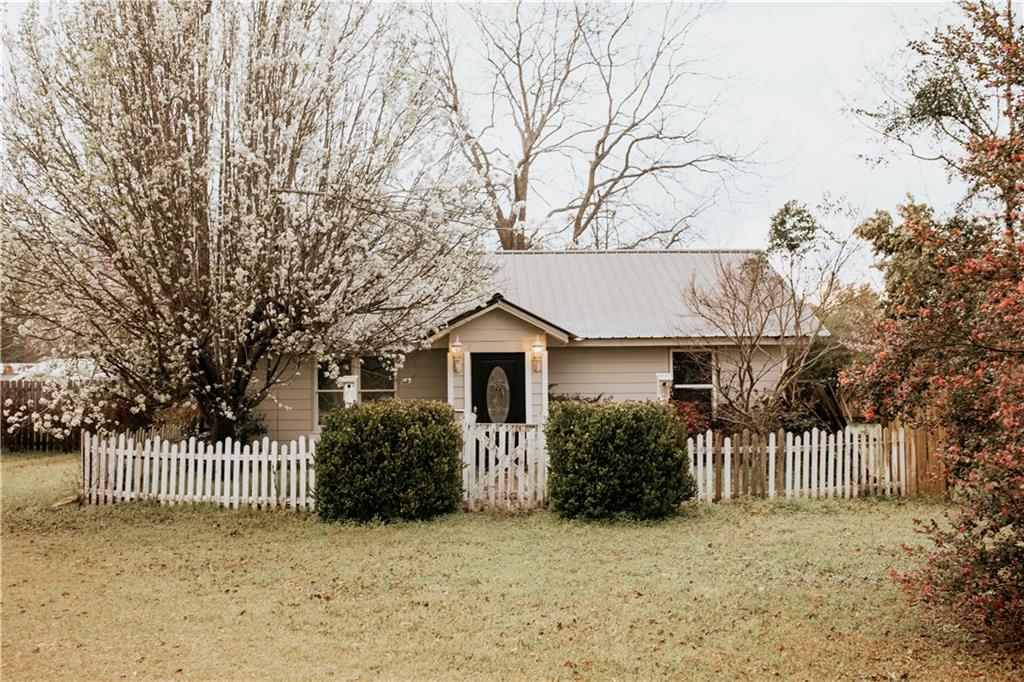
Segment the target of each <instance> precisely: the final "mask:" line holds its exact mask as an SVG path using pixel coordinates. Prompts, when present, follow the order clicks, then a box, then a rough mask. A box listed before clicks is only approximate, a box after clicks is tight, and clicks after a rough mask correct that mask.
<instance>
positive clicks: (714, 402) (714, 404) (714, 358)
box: [668, 347, 718, 410]
mask: <svg viewBox="0 0 1024 682" xmlns="http://www.w3.org/2000/svg"><path fill="white" fill-rule="evenodd" d="M694 352H700V353H709V354H710V355H711V379H712V383H710V384H676V383H673V384H672V389H673V390H675V389H677V388H694V389H711V409H712V410H716V409H718V390H717V389H715V384H714V378H715V367H716V366H717V364H718V353H716V352H715V349H713V348H685V347H676V348H669V349H668V373H669V374H671V375H672V378H673V379H675V374H676V373H675V363H673V362H672V359H673V358H672V356H673V355H675V354H676V353H694ZM669 397H670V398H671V394H670V395H669Z"/></svg>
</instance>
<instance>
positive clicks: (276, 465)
mask: <svg viewBox="0 0 1024 682" xmlns="http://www.w3.org/2000/svg"><path fill="white" fill-rule="evenodd" d="M315 452H316V441H315V440H312V439H311V440H309V441H307V440H306V439H305V438H304V437H302V438H299V439H298V440H297V441H291V442H290V443H281V444H279V443H277V442H276V441H271V440H269V439H267V438H264V439H263V440H261V441H254V442H252V443H249V444H244V445H243V444H242V443H241V442H239V441H232V440H231V439H230V438H228V439H227V440H225V441H222V442H218V443H204V442H202V441H196V439H195V438H190V439H188V440H187V441H180V442H177V443H172V442H170V441H167V440H162V439H160V438H159V437H157V438H154V439H152V440H149V439H147V440H145V441H143V442H141V443H137V442H136V441H135V440H134V439H133V438H130V437H126V436H125V434H120V435H107V436H100V435H97V434H90V433H83V434H82V481H83V485H82V488H83V494H84V495H85V498H86V500H88V502H89V503H90V504H113V503H115V502H126V501H129V500H156V501H158V502H160V503H161V504H179V503H186V502H211V503H213V504H217V505H219V506H222V507H232V508H238V507H241V506H247V507H261V508H274V507H287V508H291V509H310V510H311V509H314V507H315V503H314V500H313V491H314V489H315V486H316V474H315V472H314V469H313V456H314V454H315Z"/></svg>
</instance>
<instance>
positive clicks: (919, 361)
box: [844, 205, 1024, 634]
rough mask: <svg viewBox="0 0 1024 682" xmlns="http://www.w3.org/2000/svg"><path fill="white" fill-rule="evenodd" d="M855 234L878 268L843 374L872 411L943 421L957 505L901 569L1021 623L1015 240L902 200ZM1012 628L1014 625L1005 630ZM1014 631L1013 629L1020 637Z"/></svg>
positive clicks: (1023, 489)
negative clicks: (873, 305)
mask: <svg viewBox="0 0 1024 682" xmlns="http://www.w3.org/2000/svg"><path fill="white" fill-rule="evenodd" d="M861 232H862V233H863V234H864V235H865V236H866V237H868V238H869V239H870V240H871V241H872V242H873V244H874V245H875V249H876V252H877V253H878V254H879V255H880V256H881V258H882V264H883V267H884V268H885V271H886V274H887V288H886V291H887V298H886V317H885V319H884V321H883V322H882V323H881V324H880V325H879V326H878V327H877V328H876V330H875V335H876V341H875V343H874V351H875V352H874V356H873V358H872V359H871V361H870V362H868V363H865V364H863V365H861V366H859V367H857V368H855V369H854V370H852V371H851V372H849V373H848V374H847V375H845V376H844V381H845V382H846V383H847V384H850V385H852V386H854V387H856V388H858V389H859V390H860V391H861V394H862V397H863V399H864V401H865V403H866V411H867V413H868V415H869V416H874V414H876V413H882V414H888V415H902V416H903V417H905V418H908V419H911V420H915V421H918V422H922V423H925V424H929V425H932V426H935V427H942V428H943V429H944V432H945V433H946V434H947V435H946V448H945V451H944V454H943V458H944V459H943V461H944V472H943V474H944V475H946V476H948V477H949V480H950V482H951V483H952V486H953V489H954V499H955V500H956V501H957V503H958V507H957V510H956V512H955V513H954V514H953V515H952V516H951V518H950V519H949V523H944V524H939V523H936V522H935V521H930V522H928V523H927V524H924V525H922V526H921V530H922V531H923V532H925V533H926V534H927V535H928V536H929V537H930V538H931V539H932V540H933V541H934V545H933V546H932V547H931V548H930V549H927V550H917V552H918V553H920V554H922V555H923V557H922V558H923V562H922V564H921V566H920V567H919V568H918V569H916V570H913V571H910V572H908V573H906V574H904V575H902V576H901V579H902V580H903V581H904V582H905V583H906V584H907V585H908V586H910V587H914V588H916V589H917V590H919V594H921V595H922V596H924V597H925V598H927V599H930V600H938V601H945V602H949V603H952V604H954V605H956V606H959V607H964V608H966V609H967V611H968V612H970V613H972V614H974V615H977V616H980V617H982V618H983V619H984V620H986V621H988V622H990V623H1001V624H1006V625H1013V624H1016V625H1017V626H1019V625H1020V624H1021V623H1024V244H1021V243H1018V242H1015V241H1013V240H1010V239H1006V238H1004V237H1002V236H1000V235H999V230H998V229H997V228H996V227H995V225H994V224H993V223H990V222H983V221H963V220H953V221H950V222H947V223H942V222H939V221H937V220H936V219H935V217H934V215H933V214H932V212H931V211H930V210H929V209H927V208H926V207H923V206H914V205H911V206H905V207H903V209H902V210H901V222H899V223H898V224H897V223H896V222H895V221H893V220H891V219H890V218H889V217H888V216H887V215H884V214H881V215H879V216H876V217H875V218H874V219H873V220H871V221H869V222H868V223H866V224H865V225H864V226H863V227H862V228H861ZM1011 632H1012V631H1011ZM1018 634H1020V633H1018Z"/></svg>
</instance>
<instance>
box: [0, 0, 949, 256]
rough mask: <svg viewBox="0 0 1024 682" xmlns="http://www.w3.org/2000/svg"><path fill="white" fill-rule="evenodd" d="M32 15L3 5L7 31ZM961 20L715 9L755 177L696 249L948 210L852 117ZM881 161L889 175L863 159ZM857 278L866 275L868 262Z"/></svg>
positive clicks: (927, 13)
mask: <svg viewBox="0 0 1024 682" xmlns="http://www.w3.org/2000/svg"><path fill="white" fill-rule="evenodd" d="M24 6H25V3H17V2H8V3H6V4H5V8H4V19H5V24H6V26H5V28H10V26H11V25H12V23H13V22H14V21H16V20H17V17H18V16H19V15H20V14H21V12H22V11H23V8H24ZM957 17H958V10H957V8H956V7H955V6H954V5H952V4H950V3H940V2H935V3H884V2H878V3H869V2H859V3H854V2H849V3H839V2H836V3H825V2H818V3H742V2H727V3H722V4H718V5H716V6H714V7H712V9H711V11H710V12H709V13H708V14H707V16H705V17H704V18H703V19H701V21H700V23H699V24H698V25H697V28H696V31H695V33H694V34H693V36H692V38H693V41H694V45H695V47H696V49H697V50H698V51H699V52H701V53H706V55H707V56H708V61H707V64H708V67H709V70H710V71H711V72H712V73H714V74H715V75H716V76H718V77H719V78H721V79H723V80H722V83H723V86H722V92H723V95H724V99H723V101H722V105H721V106H720V108H719V109H718V112H719V113H718V115H717V116H716V117H715V118H714V119H712V121H711V122H710V124H709V128H708V130H709V132H711V133H712V134H713V135H714V136H716V137H717V138H718V139H720V140H722V141H723V142H726V143H727V144H728V145H729V146H731V147H734V148H736V149H740V150H756V151H754V152H753V154H752V159H753V161H754V165H753V166H752V168H751V171H752V172H750V173H748V174H745V175H743V176H740V177H737V178H736V180H735V181H734V182H733V183H732V186H731V189H730V191H729V193H728V195H724V196H722V197H721V198H720V199H719V200H718V201H717V203H716V204H715V205H714V206H713V207H712V208H710V209H709V210H707V211H706V212H705V213H703V214H702V215H700V216H699V217H698V218H697V220H696V227H697V228H698V233H697V236H695V237H693V238H692V239H691V241H690V243H689V244H688V246H690V247H696V248H705V247H706V248H757V247H761V246H764V245H765V241H766V236H767V230H768V221H769V218H770V216H771V214H772V213H773V212H774V211H775V210H777V209H778V208H779V207H780V206H781V205H782V204H783V203H785V202H786V201H787V200H788V199H798V200H800V201H802V202H805V203H807V204H809V205H814V204H815V203H817V202H818V201H820V200H821V198H822V196H823V194H824V193H828V194H830V195H831V196H833V197H841V198H843V199H845V200H846V201H847V202H848V203H849V204H850V206H851V207H852V208H854V209H855V210H856V211H857V212H858V213H859V214H860V215H864V216H866V215H869V214H870V213H872V212H874V211H875V210H876V209H886V210H892V209H894V208H895V207H896V206H897V204H898V203H899V202H901V201H903V200H904V198H905V197H906V195H907V194H912V195H913V196H914V197H915V198H916V199H917V200H919V201H925V202H928V203H930V204H933V205H934V206H936V207H937V208H938V209H939V210H940V211H941V210H948V209H949V208H950V207H951V206H952V204H953V203H954V202H955V201H956V200H957V198H958V197H959V196H960V193H961V188H960V187H959V186H958V185H957V184H956V183H952V184H951V183H950V182H949V181H948V180H947V178H946V175H945V171H944V170H943V168H941V167H940V166H938V165H936V164H933V163H928V162H922V161H917V160H914V159H912V158H909V157H907V156H904V155H900V154H898V153H895V152H891V151H888V150H886V148H885V147H884V146H883V145H882V144H881V143H880V142H879V141H878V140H877V139H875V138H874V136H873V133H872V132H871V131H870V130H868V129H867V128H866V127H865V126H864V125H863V123H862V122H861V121H859V120H858V119H857V118H856V117H855V116H853V115H852V114H850V113H848V112H847V110H848V108H849V107H851V106H863V105H870V104H871V103H873V102H876V101H878V88H877V85H876V84H875V83H874V77H875V74H878V73H881V74H882V75H884V76H893V75H896V74H898V65H899V64H901V63H904V62H905V57H903V56H901V55H900V51H901V50H902V48H903V47H904V46H905V45H906V42H907V40H909V39H911V38H917V37H922V36H924V35H925V34H926V33H927V32H928V31H929V30H930V29H931V28H932V27H934V26H938V25H941V24H945V23H950V22H954V21H956V20H957ZM883 154H887V163H885V164H884V165H882V166H876V165H872V164H870V163H867V162H866V161H865V160H863V159H862V158H861V157H862V156H863V155H868V156H879V155H883ZM853 224H854V221H851V222H849V224H848V225H845V226H839V227H840V229H846V230H848V229H851V228H852V226H853ZM858 267H859V268H860V272H863V273H865V275H867V274H868V259H867V257H866V256H865V257H864V258H863V259H861V261H860V263H859V265H858Z"/></svg>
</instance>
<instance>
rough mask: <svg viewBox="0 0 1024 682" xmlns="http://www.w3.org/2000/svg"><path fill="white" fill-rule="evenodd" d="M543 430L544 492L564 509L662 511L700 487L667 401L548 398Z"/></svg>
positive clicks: (568, 512)
mask: <svg viewBox="0 0 1024 682" xmlns="http://www.w3.org/2000/svg"><path fill="white" fill-rule="evenodd" d="M545 434H546V436H547V446H548V456H549V466H550V477H549V480H548V486H549V488H548V493H549V494H550V496H551V499H552V503H553V506H554V509H555V511H556V512H558V513H559V514H560V515H562V516H565V517H569V518H586V519H604V518H614V517H627V518H634V519H654V518H660V517H664V516H668V515H669V514H672V513H674V512H675V511H676V510H677V509H678V507H679V504H680V503H681V502H683V501H684V500H687V499H690V498H692V497H693V496H694V495H695V494H696V492H697V486H696V483H695V482H694V480H693V477H692V476H691V475H690V473H689V468H688V466H687V461H686V432H685V427H684V426H683V424H682V422H681V421H680V420H679V419H678V418H677V417H676V414H675V412H674V410H673V408H672V407H671V406H669V405H664V404H661V403H655V402H619V403H589V402H579V401H566V402H559V403H553V404H552V405H551V414H550V416H549V417H548V421H547V426H546V428H545Z"/></svg>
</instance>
